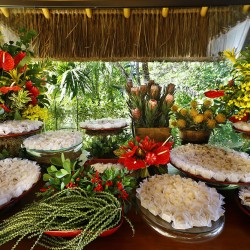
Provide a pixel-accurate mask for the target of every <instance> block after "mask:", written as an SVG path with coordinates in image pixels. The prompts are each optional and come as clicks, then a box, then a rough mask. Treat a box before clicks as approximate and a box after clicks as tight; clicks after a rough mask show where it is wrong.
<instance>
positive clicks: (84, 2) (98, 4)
mask: <svg viewBox="0 0 250 250" xmlns="http://www.w3.org/2000/svg"><path fill="white" fill-rule="evenodd" d="M166 3H167V6H168V7H202V6H208V7H211V6H229V5H247V4H249V0H237V1H235V0H190V1H187V0H179V1H176V0H168V1H167V2H166V0H148V1H145V0H119V1H117V0H65V1H57V0H1V1H0V7H31V8H36V7H40V8H41V7H44V8H53V7H55V8H57V7H62V8H64V7H65V8H76V7H77V8H153V7H155V8H164V7H166Z"/></svg>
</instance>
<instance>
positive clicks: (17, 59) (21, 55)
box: [14, 51, 26, 67]
mask: <svg viewBox="0 0 250 250" xmlns="http://www.w3.org/2000/svg"><path fill="white" fill-rule="evenodd" d="M25 56H26V53H25V52H22V51H21V52H19V53H18V54H17V55H16V56H15V57H14V62H15V67H16V66H17V65H18V64H19V63H20V62H21V61H22V60H23V58H24V57H25Z"/></svg>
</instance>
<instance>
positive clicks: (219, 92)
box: [204, 90, 225, 98]
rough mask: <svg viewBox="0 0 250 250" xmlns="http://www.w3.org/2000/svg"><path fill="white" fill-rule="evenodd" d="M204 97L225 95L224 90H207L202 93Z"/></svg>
mask: <svg viewBox="0 0 250 250" xmlns="http://www.w3.org/2000/svg"><path fill="white" fill-rule="evenodd" d="M204 94H205V96H206V97H209V98H218V97H222V96H224V95H225V92H224V90H209V91H207V92H205V93H204Z"/></svg>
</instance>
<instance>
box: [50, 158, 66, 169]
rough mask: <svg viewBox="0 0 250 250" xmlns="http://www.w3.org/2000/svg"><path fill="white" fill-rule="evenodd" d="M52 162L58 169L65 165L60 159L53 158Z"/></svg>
mask: <svg viewBox="0 0 250 250" xmlns="http://www.w3.org/2000/svg"><path fill="white" fill-rule="evenodd" d="M50 162H51V163H52V164H53V165H56V166H58V167H62V165H63V163H62V160H61V159H60V158H55V157H53V158H51V159H50Z"/></svg>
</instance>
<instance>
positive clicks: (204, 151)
mask: <svg viewBox="0 0 250 250" xmlns="http://www.w3.org/2000/svg"><path fill="white" fill-rule="evenodd" d="M170 160H171V163H172V164H173V165H174V166H176V167H177V168H179V169H181V170H183V171H186V172H188V173H190V174H193V175H196V176H202V177H204V178H206V179H214V180H216V181H220V182H232V183H237V182H247V183H248V182H250V156H249V155H248V154H246V153H243V152H237V151H235V150H231V149H226V148H221V147H216V146H213V145H207V144H205V145H201V144H186V145H182V146H179V147H176V148H174V149H172V151H171V153H170Z"/></svg>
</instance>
